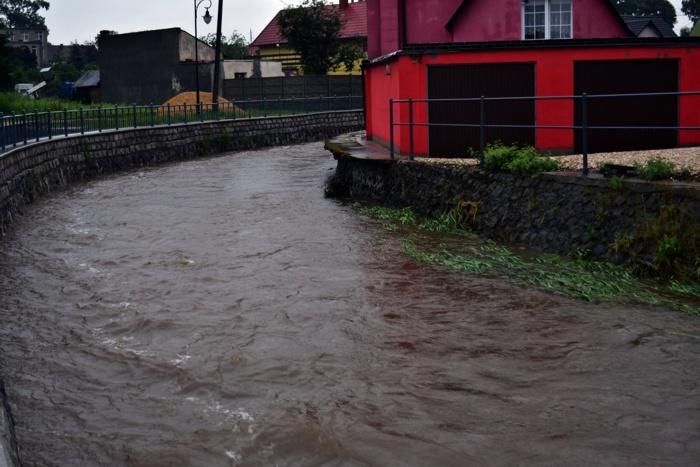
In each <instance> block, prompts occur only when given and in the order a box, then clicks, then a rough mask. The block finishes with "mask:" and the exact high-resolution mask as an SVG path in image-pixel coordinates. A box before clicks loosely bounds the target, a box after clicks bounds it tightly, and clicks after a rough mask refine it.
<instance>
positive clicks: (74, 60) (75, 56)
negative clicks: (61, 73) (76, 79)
mask: <svg viewBox="0 0 700 467" xmlns="http://www.w3.org/2000/svg"><path fill="white" fill-rule="evenodd" d="M68 63H70V64H71V65H73V66H74V67H75V69H76V70H82V69H83V68H84V67H85V60H84V59H83V50H82V49H81V47H80V44H78V43H77V42H73V43H72V44H71V45H70V58H69V59H68Z"/></svg>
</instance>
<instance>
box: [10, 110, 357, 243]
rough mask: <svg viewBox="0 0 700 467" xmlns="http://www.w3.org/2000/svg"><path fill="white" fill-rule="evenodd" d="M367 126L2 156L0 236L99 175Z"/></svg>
mask: <svg viewBox="0 0 700 467" xmlns="http://www.w3.org/2000/svg"><path fill="white" fill-rule="evenodd" d="M363 126H364V117H363V114H362V112H361V111H339V112H325V113H317V114H310V115H300V116H291V117H275V118H254V119H249V120H233V121H231V120H229V121H220V122H211V123H201V124H188V125H173V126H158V127H151V128H139V129H133V130H122V131H117V132H105V133H99V134H91V135H85V136H77V137H69V138H65V139H55V140H53V141H45V142H41V143H37V144H33V145H30V146H27V147H22V148H19V149H16V150H14V151H12V152H9V153H6V154H4V155H2V156H0V234H2V233H4V232H5V229H6V228H7V226H8V225H9V224H10V223H11V222H12V220H13V218H14V216H16V215H17V214H19V213H21V211H22V208H23V207H24V206H26V205H27V204H28V203H31V202H33V201H34V200H36V199H37V198H38V197H40V196H41V195H42V194H44V193H47V192H50V191H52V190H55V189H56V188H58V187H61V186H64V185H66V184H68V183H71V182H75V181H80V180H86V179H89V178H92V177H95V176H98V175H102V174H108V173H113V172H118V171H120V170H126V169H129V168H134V167H143V166H149V165H154V164H158V163H163V162H170V161H177V160H185V159H192V158H195V157H201V156H206V155H210V154H214V153H220V152H226V151H236V150H244V149H253V148H259V147H265V146H278V145H285V144H297V143H304V142H309V141H318V140H323V139H324V138H329V137H333V136H337V135H339V134H342V133H346V132H351V131H357V130H359V129H361V128H362V127H363Z"/></svg>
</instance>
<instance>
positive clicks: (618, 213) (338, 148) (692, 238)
mask: <svg viewBox="0 0 700 467" xmlns="http://www.w3.org/2000/svg"><path fill="white" fill-rule="evenodd" d="M343 144H346V143H342V142H341V144H339V145H338V144H333V143H331V144H328V145H327V148H328V149H329V150H331V151H332V152H333V153H334V155H335V157H336V159H337V161H338V167H337V170H336V173H335V176H334V177H333V179H332V181H331V182H330V183H329V192H330V194H331V195H333V196H338V197H345V198H349V199H352V200H357V201H366V202H371V203H378V204H383V205H389V206H399V207H402V206H409V207H411V208H412V209H414V210H415V211H416V212H417V213H419V214H423V215H427V216H433V217H436V218H439V217H443V216H450V217H452V218H454V219H455V220H456V222H457V223H458V224H459V225H461V226H462V227H464V228H465V229H469V230H470V231H473V232H476V233H479V234H481V235H484V236H486V237H488V238H491V239H493V240H496V241H500V242H506V243H512V244H519V245H525V246H528V247H532V248H536V249H538V250H540V251H545V252H550V253H555V254H558V255H564V256H569V257H577V258H585V259H602V260H606V261H610V262H612V263H615V264H625V265H627V266H629V267H630V268H632V269H633V270H634V271H635V272H637V273H638V274H640V275H654V276H657V277H662V278H664V279H671V278H677V279H682V280H690V281H700V185H699V184H696V183H679V182H671V181H669V182H648V181H645V180H641V179H620V178H612V179H610V178H605V177H603V176H602V175H592V176H588V177H584V176H581V175H580V174H576V173H566V172H554V173H542V174H539V175H535V176H532V177H525V176H516V175H512V174H508V173H499V172H488V171H485V170H482V169H481V168H480V167H478V166H475V165H470V164H461V163H454V161H450V160H443V161H441V160H417V161H408V160H395V161H392V160H386V159H379V160H375V159H365V158H361V157H353V155H352V151H348V152H346V151H344V149H343Z"/></svg>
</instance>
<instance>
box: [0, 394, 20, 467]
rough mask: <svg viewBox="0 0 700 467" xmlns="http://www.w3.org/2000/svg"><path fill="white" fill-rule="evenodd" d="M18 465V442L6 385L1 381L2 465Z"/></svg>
mask: <svg viewBox="0 0 700 467" xmlns="http://www.w3.org/2000/svg"><path fill="white" fill-rule="evenodd" d="M18 465H19V459H18V456H17V443H16V440H15V436H14V429H13V424H12V417H11V415H10V406H9V404H8V402H7V394H5V387H4V386H3V384H2V381H0V467H15V466H18Z"/></svg>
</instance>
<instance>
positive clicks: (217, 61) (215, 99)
mask: <svg viewBox="0 0 700 467" xmlns="http://www.w3.org/2000/svg"><path fill="white" fill-rule="evenodd" d="M223 16H224V0H219V9H218V11H217V17H216V48H215V50H216V51H215V55H214V89H212V91H213V92H212V98H211V104H212V110H214V112H218V111H219V84H220V80H221V21H222V18H223Z"/></svg>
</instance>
